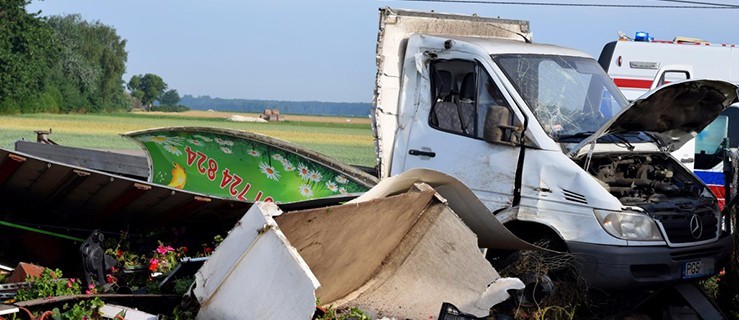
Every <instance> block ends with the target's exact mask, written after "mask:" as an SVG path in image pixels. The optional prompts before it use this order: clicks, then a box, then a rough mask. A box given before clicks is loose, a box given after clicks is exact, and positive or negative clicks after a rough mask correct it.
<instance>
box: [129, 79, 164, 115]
mask: <svg viewBox="0 0 739 320" xmlns="http://www.w3.org/2000/svg"><path fill="white" fill-rule="evenodd" d="M166 89H167V84H166V83H165V82H164V80H162V78H161V77H159V76H158V75H155V74H152V73H147V74H145V75H143V76H141V75H136V76H133V77H131V80H129V81H128V90H131V95H132V96H134V97H137V98H139V99H141V103H142V104H143V105H144V106H145V107H146V110H147V111H149V110H151V104H152V103H153V102H154V101H155V100H159V99H160V98H161V97H162V94H164V90H166Z"/></svg>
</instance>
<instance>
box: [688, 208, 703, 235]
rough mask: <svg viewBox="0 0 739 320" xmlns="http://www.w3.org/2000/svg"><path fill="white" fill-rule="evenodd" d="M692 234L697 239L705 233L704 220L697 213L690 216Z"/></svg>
mask: <svg viewBox="0 0 739 320" xmlns="http://www.w3.org/2000/svg"><path fill="white" fill-rule="evenodd" d="M690 234H691V235H692V236H693V238H695V239H699V238H700V237H701V236H702V235H703V221H702V220H701V218H700V217H699V216H698V215H697V214H694V215H693V216H692V217H690Z"/></svg>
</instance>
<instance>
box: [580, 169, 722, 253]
mask: <svg viewBox="0 0 739 320" xmlns="http://www.w3.org/2000/svg"><path fill="white" fill-rule="evenodd" d="M589 173H590V174H592V175H593V176H595V177H596V178H598V180H599V181H600V182H601V184H602V185H603V186H604V187H605V188H606V189H607V190H608V191H609V192H610V193H611V194H612V195H614V196H615V197H616V198H618V199H619V200H620V201H621V203H622V204H623V205H625V206H637V207H641V208H642V209H644V210H645V211H646V212H647V213H649V215H651V216H652V217H653V218H655V219H656V220H658V221H660V222H661V223H662V225H663V226H664V228H665V231H666V232H667V235H668V238H669V239H670V241H672V242H673V243H676V242H691V241H698V240H705V239H711V238H713V237H715V236H716V231H717V230H718V205H717V202H716V199H715V198H714V197H713V196H711V193H710V191H709V190H708V188H707V187H706V186H705V185H704V184H703V183H702V182H700V181H699V180H698V179H697V178H695V177H694V176H693V175H691V174H690V173H689V172H688V171H687V169H685V168H684V167H682V166H681V165H680V164H678V163H676V162H675V161H674V160H672V159H671V158H669V157H668V156H667V155H661V154H650V155H638V154H637V155H621V156H616V155H608V156H601V157H598V156H597V155H596V156H593V159H592V160H591V164H590V169H589ZM694 215H696V216H698V217H699V218H700V220H701V222H702V225H703V227H704V228H705V230H704V231H705V232H702V234H701V235H700V236H698V237H696V236H695V235H691V234H690V232H689V231H690V228H689V224H690V220H691V219H692V217H693V216H694Z"/></svg>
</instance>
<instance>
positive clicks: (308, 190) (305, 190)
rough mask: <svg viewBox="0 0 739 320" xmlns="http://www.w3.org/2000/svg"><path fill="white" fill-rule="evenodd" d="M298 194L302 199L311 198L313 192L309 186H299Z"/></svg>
mask: <svg viewBox="0 0 739 320" xmlns="http://www.w3.org/2000/svg"><path fill="white" fill-rule="evenodd" d="M300 194H301V195H303V197H306V198H308V197H312V196H313V190H311V188H310V186H309V185H307V184H303V185H301V186H300Z"/></svg>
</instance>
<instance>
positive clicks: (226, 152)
mask: <svg viewBox="0 0 739 320" xmlns="http://www.w3.org/2000/svg"><path fill="white" fill-rule="evenodd" d="M221 151H223V153H225V154H232V153H233V151H231V149H229V148H227V147H224V146H221Z"/></svg>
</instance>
